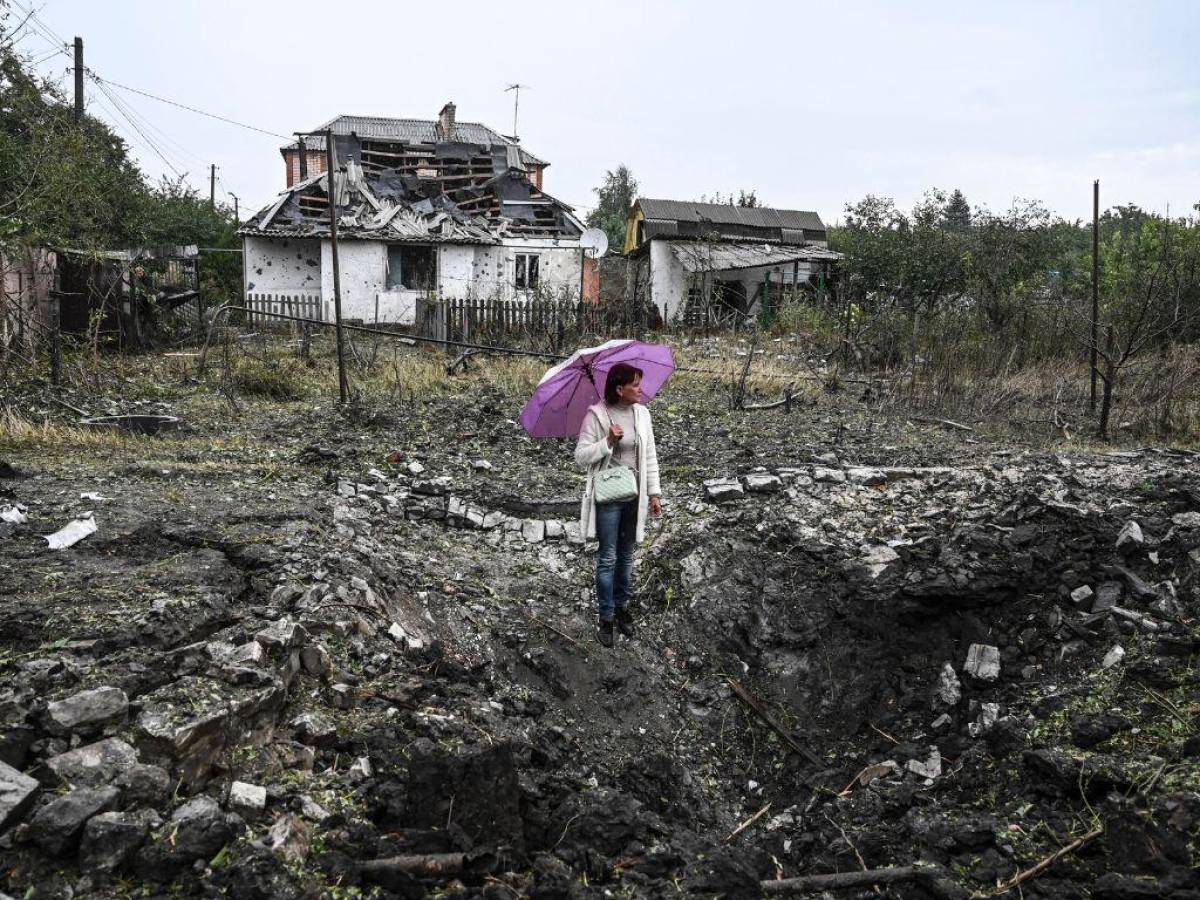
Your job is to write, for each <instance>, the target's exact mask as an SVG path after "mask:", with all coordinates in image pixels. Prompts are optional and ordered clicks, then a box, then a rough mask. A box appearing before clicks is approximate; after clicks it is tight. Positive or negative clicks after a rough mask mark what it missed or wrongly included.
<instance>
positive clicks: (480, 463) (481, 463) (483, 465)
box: [471, 459, 493, 472]
mask: <svg viewBox="0 0 1200 900" xmlns="http://www.w3.org/2000/svg"><path fill="white" fill-rule="evenodd" d="M471 465H472V466H473V467H474V468H475V471H477V472H490V471H492V468H493V466H492V464H491V463H490V462H488V461H487V460H486V459H477V460H475V462H473V463H471Z"/></svg>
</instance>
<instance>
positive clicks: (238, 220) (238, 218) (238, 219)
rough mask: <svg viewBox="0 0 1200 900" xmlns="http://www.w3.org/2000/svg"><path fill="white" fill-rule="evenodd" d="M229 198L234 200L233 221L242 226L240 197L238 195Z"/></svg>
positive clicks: (231, 195)
mask: <svg viewBox="0 0 1200 900" xmlns="http://www.w3.org/2000/svg"><path fill="white" fill-rule="evenodd" d="M229 196H230V197H232V198H233V221H234V222H236V223H237V224H239V225H240V224H242V217H241V215H240V214H239V211H238V196H237V194H230V195H229Z"/></svg>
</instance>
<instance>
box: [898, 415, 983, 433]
mask: <svg viewBox="0 0 1200 900" xmlns="http://www.w3.org/2000/svg"><path fill="white" fill-rule="evenodd" d="M913 421H914V422H924V423H925V424H927V425H945V426H946V427H947V428H957V429H958V430H959V431H974V430H975V429H974V428H972V427H971V426H970V425H964V424H962V422H955V421H952V420H951V419H926V418H913Z"/></svg>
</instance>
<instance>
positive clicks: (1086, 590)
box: [1071, 584, 1095, 603]
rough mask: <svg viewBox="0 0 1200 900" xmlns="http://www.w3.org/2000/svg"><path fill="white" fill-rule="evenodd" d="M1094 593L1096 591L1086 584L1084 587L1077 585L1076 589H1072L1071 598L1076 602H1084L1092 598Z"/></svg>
mask: <svg viewBox="0 0 1200 900" xmlns="http://www.w3.org/2000/svg"><path fill="white" fill-rule="evenodd" d="M1094 593H1095V592H1094V591H1093V590H1092V589H1091V588H1090V587H1088V586H1087V585H1086V584H1085V585H1083V586H1082V587H1077V588H1075V590H1073V591H1071V600H1072V601H1073V602H1075V603H1083V602H1084V601H1086V600H1090V599H1092V595H1093V594H1094Z"/></svg>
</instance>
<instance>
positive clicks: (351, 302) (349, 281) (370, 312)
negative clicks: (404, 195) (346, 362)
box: [321, 241, 396, 322]
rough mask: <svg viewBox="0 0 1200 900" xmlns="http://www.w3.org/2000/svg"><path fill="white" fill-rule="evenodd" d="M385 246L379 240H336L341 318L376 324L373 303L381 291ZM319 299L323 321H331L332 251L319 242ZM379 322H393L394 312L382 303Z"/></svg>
mask: <svg viewBox="0 0 1200 900" xmlns="http://www.w3.org/2000/svg"><path fill="white" fill-rule="evenodd" d="M386 269H387V245H385V244H382V243H380V242H379V241H338V276H339V279H338V280H339V282H340V284H341V289H342V318H343V319H360V320H362V321H363V322H374V321H376V300H378V299H379V297H378V295H379V293H380V292H381V291H383V289H384V285H385V283H386V282H385V281H384V278H385V274H386ZM321 276H322V277H321V296H322V297H323V298H324V301H325V302H324V306H325V320H326V321H333V317H334V315H333V251H332V245H331V243H330V242H329V241H322V242H321ZM380 307H381V308H380V309H379V312H378V321H380V322H388V321H394V320H395V315H396V313H395V311H393V310H391V309H388V308H387V307H386V306H384V305H383V304H382V303H381V304H380Z"/></svg>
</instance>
